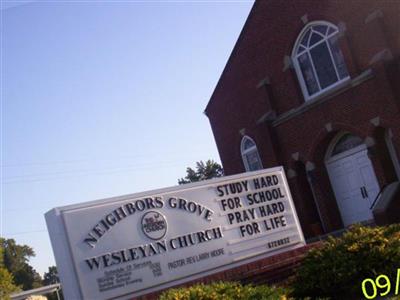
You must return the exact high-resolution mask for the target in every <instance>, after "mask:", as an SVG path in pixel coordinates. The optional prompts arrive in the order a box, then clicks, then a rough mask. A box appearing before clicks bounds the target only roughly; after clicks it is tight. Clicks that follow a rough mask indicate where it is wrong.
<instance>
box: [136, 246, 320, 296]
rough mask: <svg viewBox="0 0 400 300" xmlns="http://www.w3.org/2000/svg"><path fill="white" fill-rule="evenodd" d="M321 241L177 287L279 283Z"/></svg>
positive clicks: (286, 277) (288, 275)
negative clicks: (226, 282)
mask: <svg viewBox="0 0 400 300" xmlns="http://www.w3.org/2000/svg"><path fill="white" fill-rule="evenodd" d="M320 245H321V243H319V242H318V243H314V244H310V245H307V246H304V247H301V248H297V249H294V250H290V251H287V252H285V253H281V254H278V255H274V256H271V257H268V258H264V259H262V260H258V261H255V262H252V263H249V264H246V265H243V266H240V267H236V268H233V269H230V270H227V271H223V272H219V273H216V274H213V275H209V276H206V277H203V278H201V279H198V280H193V281H190V282H187V283H185V284H181V285H177V286H175V287H184V286H191V285H194V284H196V283H205V284H207V283H212V282H215V281H239V282H242V283H243V284H248V283H253V284H265V283H266V284H279V283H282V282H284V281H285V280H286V279H288V278H289V277H290V276H292V275H293V274H294V272H295V270H296V268H297V267H298V266H299V264H300V263H301V261H302V259H303V257H304V255H305V254H306V253H307V252H308V251H309V250H310V249H312V248H315V247H319V246H320ZM161 293H162V291H159V292H157V293H152V294H148V295H145V296H142V297H140V298H139V299H141V300H153V299H157V297H158V296H159V295H160V294H161Z"/></svg>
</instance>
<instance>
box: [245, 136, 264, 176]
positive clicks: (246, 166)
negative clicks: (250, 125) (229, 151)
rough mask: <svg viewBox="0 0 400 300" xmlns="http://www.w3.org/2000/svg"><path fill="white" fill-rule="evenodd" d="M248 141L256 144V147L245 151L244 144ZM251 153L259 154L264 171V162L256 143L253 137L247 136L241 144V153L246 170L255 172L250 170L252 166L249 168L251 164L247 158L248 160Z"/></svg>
mask: <svg viewBox="0 0 400 300" xmlns="http://www.w3.org/2000/svg"><path fill="white" fill-rule="evenodd" d="M246 140H250V141H251V142H252V143H253V144H254V146H252V147H251V148H248V149H244V142H245V141H246ZM251 152H255V153H256V154H257V159H258V161H259V162H260V166H261V169H263V164H262V161H261V158H260V154H259V153H258V149H257V144H256V143H255V142H254V140H253V139H252V138H251V137H249V136H247V135H245V136H244V137H243V138H242V142H241V144H240V153H241V155H242V161H243V164H244V168H245V169H246V172H251V171H254V170H250V166H249V164H248V162H247V158H246V155H248V154H249V153H251Z"/></svg>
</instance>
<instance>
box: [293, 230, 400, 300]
mask: <svg viewBox="0 0 400 300" xmlns="http://www.w3.org/2000/svg"><path fill="white" fill-rule="evenodd" d="M397 268H400V224H396V225H391V226H386V227H374V228H371V227H363V226H360V225H356V226H353V227H352V228H351V229H350V230H349V231H348V232H346V233H345V234H344V235H343V236H342V237H340V238H329V239H328V240H327V241H326V242H324V244H323V246H322V247H321V248H318V249H313V250H311V251H309V253H308V254H307V256H306V258H305V259H304V260H303V262H302V264H301V266H300V268H299V269H298V271H297V275H296V277H295V279H294V281H293V283H292V287H293V292H292V296H294V297H296V298H297V297H300V298H302V297H307V296H308V297H331V298H333V299H360V298H363V297H362V290H361V283H362V281H363V280H364V279H366V278H372V279H373V280H375V278H376V277H377V276H378V275H380V274H385V275H387V276H389V278H391V280H392V282H393V281H394V280H395V278H396V270H397ZM392 292H393V291H392ZM368 293H372V291H368ZM378 295H379V289H378Z"/></svg>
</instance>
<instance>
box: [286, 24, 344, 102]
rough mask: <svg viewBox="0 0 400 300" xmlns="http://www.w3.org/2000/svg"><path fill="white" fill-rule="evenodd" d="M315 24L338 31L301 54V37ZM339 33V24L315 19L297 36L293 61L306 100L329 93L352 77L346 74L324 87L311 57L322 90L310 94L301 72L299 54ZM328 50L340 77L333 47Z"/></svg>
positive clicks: (316, 78)
mask: <svg viewBox="0 0 400 300" xmlns="http://www.w3.org/2000/svg"><path fill="white" fill-rule="evenodd" d="M314 25H326V26H330V27H334V28H335V29H336V30H337V31H336V32H334V33H331V34H330V35H328V36H327V37H324V39H323V40H321V41H319V42H317V43H316V44H314V45H312V46H311V47H309V48H308V50H306V51H303V52H301V53H300V54H297V49H298V48H299V46H300V42H301V39H302V38H303V35H304V33H305V32H306V31H307V30H308V29H310V27H312V26H314ZM337 34H339V28H338V27H337V26H335V25H334V24H332V23H329V22H327V21H313V22H310V23H308V24H307V26H305V27H304V28H303V29H302V30H301V32H300V34H299V35H298V36H297V39H296V42H295V44H294V47H293V50H292V62H293V66H294V69H295V71H296V75H297V78H298V80H299V83H300V87H301V91H302V92H303V95H304V98H305V100H306V101H309V100H312V99H315V98H317V97H319V96H320V95H322V94H325V93H328V92H329V91H331V90H332V89H334V88H335V87H337V86H338V85H341V84H343V83H344V82H347V81H349V80H350V79H351V78H350V76H346V77H344V78H342V79H340V80H338V81H336V82H335V83H333V84H331V85H330V86H327V87H326V88H324V89H322V88H321V86H320V83H319V78H318V76H317V72H316V71H315V68H314V62H313V61H312V59H311V57H310V61H311V65H312V67H313V69H314V73H315V75H316V77H315V80H316V82H317V85H318V87H319V89H320V90H319V91H318V92H316V93H314V94H312V95H309V93H308V90H307V86H306V82H305V80H304V78H303V74H302V72H301V68H300V64H299V61H298V56H300V55H301V54H303V53H308V52H309V50H310V49H312V48H313V47H316V46H317V45H319V44H321V43H323V42H325V41H327V40H329V39H330V38H332V37H333V36H335V35H337ZM328 50H329V55H330V57H331V60H332V63H333V66H334V69H335V73H336V75H337V76H338V78H340V77H339V72H338V71H337V66H336V64H335V60H334V58H333V55H332V51H331V49H330V48H329V47H328Z"/></svg>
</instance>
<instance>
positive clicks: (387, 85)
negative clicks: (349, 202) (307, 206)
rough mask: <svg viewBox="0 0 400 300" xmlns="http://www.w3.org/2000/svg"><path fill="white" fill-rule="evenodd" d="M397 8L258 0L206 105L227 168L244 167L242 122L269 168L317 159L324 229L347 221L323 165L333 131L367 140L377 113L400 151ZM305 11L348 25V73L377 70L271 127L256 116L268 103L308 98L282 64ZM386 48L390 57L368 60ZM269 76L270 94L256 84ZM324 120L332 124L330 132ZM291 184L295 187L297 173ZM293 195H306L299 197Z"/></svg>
mask: <svg viewBox="0 0 400 300" xmlns="http://www.w3.org/2000/svg"><path fill="white" fill-rule="evenodd" d="M399 12H400V2H399V1H375V0H365V1H359V0H357V1H355V0H348V1H332V0H323V1H314V0H297V1H272V0H271V1H269V0H263V1H256V3H255V5H254V7H253V9H252V11H251V13H250V15H249V18H248V20H247V22H246V24H245V26H244V28H243V30H242V33H241V35H240V37H239V39H238V41H237V43H236V46H235V48H234V50H233V52H232V54H231V57H230V58H229V60H228V63H227V65H226V67H225V70H224V72H223V74H222V75H221V78H220V80H219V82H218V84H217V87H216V89H215V91H214V93H213V95H212V97H211V100H210V102H209V104H208V106H207V108H206V114H207V116H208V117H209V120H210V123H211V127H212V130H213V133H214V136H215V140H216V143H217V147H218V151H219V154H220V157H221V161H222V164H223V167H224V169H225V172H226V174H227V175H230V174H235V173H241V172H244V166H243V162H242V159H241V154H240V141H241V138H242V134H241V133H243V129H245V130H244V132H245V134H246V135H249V136H250V137H251V138H253V139H254V140H255V142H256V144H257V147H258V150H259V153H260V156H261V159H262V162H263V166H264V167H265V168H266V167H273V166H276V165H283V166H285V167H286V169H288V168H292V166H293V164H294V163H295V161H294V160H293V157H292V154H293V153H296V152H298V153H299V159H300V160H301V161H302V162H303V163H306V162H308V161H311V162H313V163H314V164H315V165H316V170H315V173H314V176H315V177H316V178H317V179H318V180H317V182H316V186H315V195H316V198H317V199H316V200H315V201H318V204H319V206H320V214H321V216H322V218H323V220H324V223H325V225H326V229H327V231H331V230H335V229H338V228H340V227H342V226H343V225H342V221H341V218H340V214H339V211H338V208H337V204H336V201H335V198H334V196H333V192H332V189H331V186H330V183H329V178H328V176H327V172H326V168H325V164H324V156H325V153H326V150H327V147H328V145H329V143H330V141H331V140H332V138H333V137H334V136H335V134H336V133H338V132H339V131H342V130H345V131H350V132H352V133H353V134H356V135H358V136H360V137H362V138H363V139H364V138H366V137H373V136H374V130H375V127H374V125H372V124H371V122H370V120H371V119H373V118H375V117H377V116H379V117H380V121H381V124H380V126H382V127H384V128H390V129H391V130H392V132H393V135H394V137H393V144H394V146H395V147H396V149H397V152H398V154H399V153H400V117H399V116H400V84H398V83H399V82H400V18H399ZM374 15H375V16H376V17H375V18H374V17H373V16H374ZM304 16H306V17H307V19H308V22H310V21H315V20H325V21H329V22H331V23H333V24H336V25H337V26H339V28H344V35H343V36H342V37H341V38H340V46H341V50H342V52H343V54H344V57H345V61H346V64H347V67H348V69H349V73H350V76H351V78H353V79H354V78H356V77H357V76H359V75H360V74H361V73H362V72H364V71H366V70H371V71H372V76H371V78H369V79H368V80H365V81H363V82H361V83H360V84H358V85H356V86H351V87H349V88H347V89H346V90H342V91H341V92H340V93H338V94H337V95H336V96H331V97H330V99H329V100H327V101H325V102H324V103H322V104H319V105H317V106H315V107H313V108H311V109H309V110H308V111H306V112H303V113H301V114H300V115H297V116H295V117H293V118H292V119H290V120H287V121H285V122H282V123H280V124H276V125H275V126H273V125H271V124H270V125H269V126H270V130H268V125H267V124H266V123H261V124H260V123H258V122H257V120H259V119H260V117H261V116H263V115H264V114H266V113H267V112H270V111H271V110H275V112H276V113H277V115H278V116H279V115H281V114H283V113H286V112H288V111H290V110H292V109H295V108H298V107H299V106H301V105H302V104H303V103H304V97H303V95H302V93H301V89H300V86H299V83H298V80H297V76H296V74H295V71H294V69H293V68H288V69H284V58H285V56H289V57H290V56H291V52H292V48H293V46H294V43H295V41H296V38H297V37H298V35H299V33H300V32H301V30H302V29H303V28H304V26H306V25H305V24H304V22H303V21H302V20H301V18H302V17H303V19H304ZM368 19H369V20H370V21H368V22H366V20H368ZM385 49H386V53H387V56H386V59H383V60H378V61H375V62H374V63H372V64H371V61H372V59H373V58H374V57H375V58H376V55H377V54H378V53H379V52H382V51H384V50H385ZM266 77H268V79H269V82H270V85H269V88H270V89H271V91H272V98H271V95H268V93H267V92H266V90H265V88H257V85H258V84H259V83H260V81H261V80H263V79H264V78H266ZM327 123H331V125H332V131H330V132H328V130H327V129H326V127H325V125H326V124H327ZM271 132H272V133H273V135H274V136H272V135H271ZM277 149H278V150H277ZM371 159H372V162H373V165H374V168H375V172H376V175H377V177H378V181H379V183H380V184H381V185H382V184H383V183H385V179H384V176H383V166H382V164H381V162H380V159H379V157H377V156H375V157H374V156H372V157H371ZM289 184H290V185H291V189H294V190H296V187H295V186H294V181H293V180H289ZM294 198H295V202H296V198H297V199H298V201H297V202H298V203H299V201H302V200H301V198H302V197H301V196H296V195H294ZM299 206H301V203H299ZM302 221H303V223H304V222H307V220H302Z"/></svg>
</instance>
